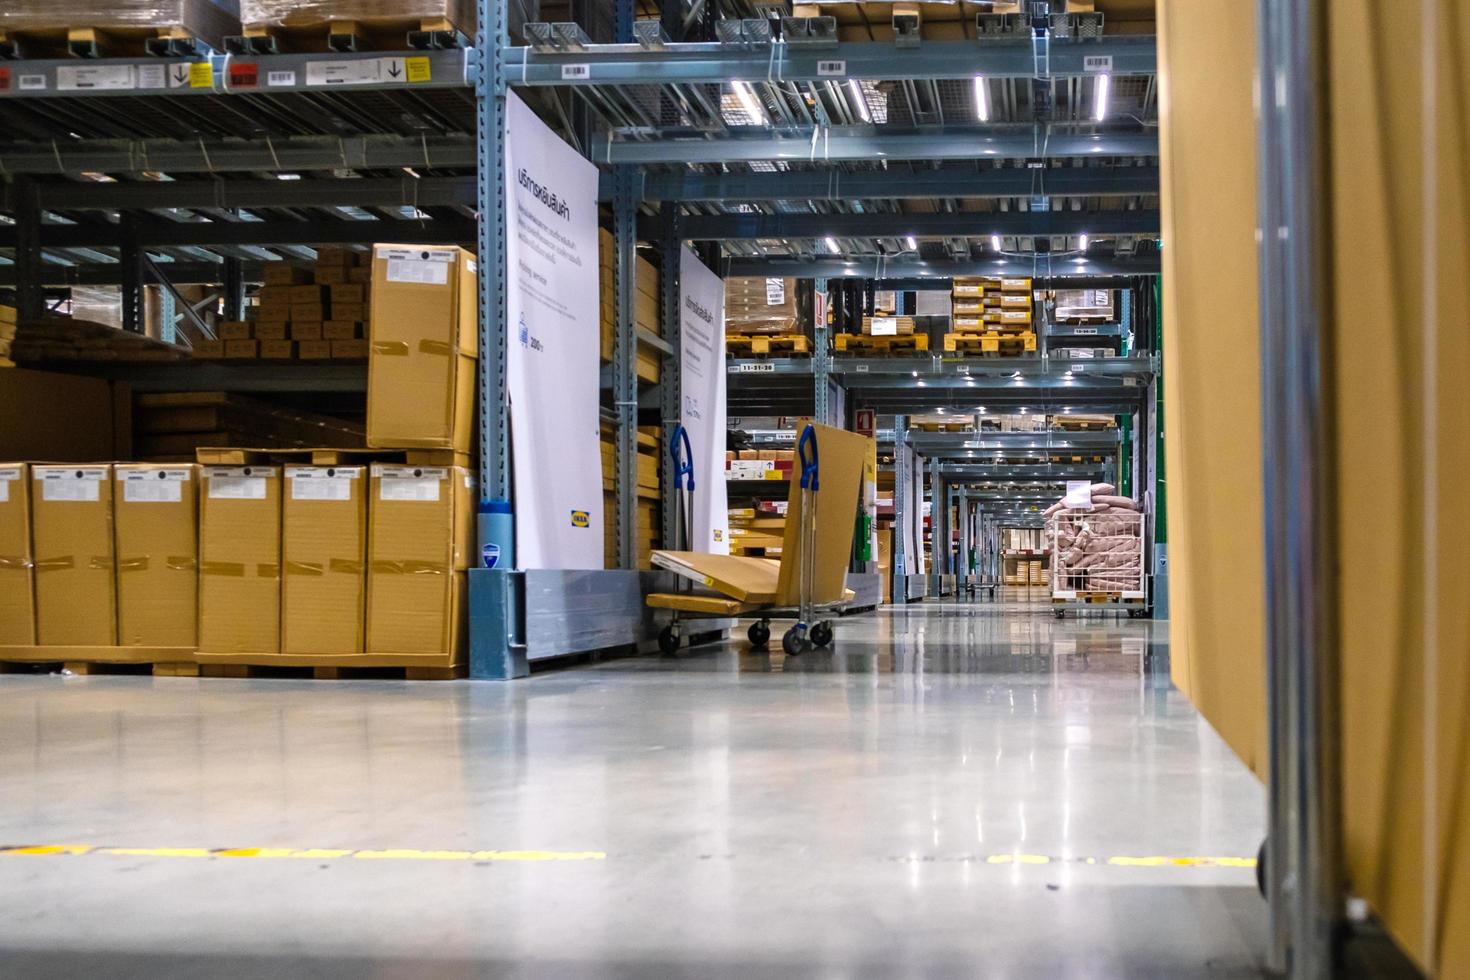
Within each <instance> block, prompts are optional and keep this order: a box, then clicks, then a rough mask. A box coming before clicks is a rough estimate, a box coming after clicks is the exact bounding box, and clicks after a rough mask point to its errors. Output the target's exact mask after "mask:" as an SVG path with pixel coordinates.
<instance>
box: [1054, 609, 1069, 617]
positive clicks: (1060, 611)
mask: <svg viewBox="0 0 1470 980" xmlns="http://www.w3.org/2000/svg"><path fill="white" fill-rule="evenodd" d="M1052 615H1054V616H1056V618H1057V619H1066V618H1067V611H1066V610H1065V609H1058V610H1056V611H1055V612H1053V613H1052Z"/></svg>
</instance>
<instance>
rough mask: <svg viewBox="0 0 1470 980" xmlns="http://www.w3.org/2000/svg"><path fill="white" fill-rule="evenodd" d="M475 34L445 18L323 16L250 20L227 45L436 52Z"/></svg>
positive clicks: (242, 49) (240, 50) (246, 50)
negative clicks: (263, 21)
mask: <svg viewBox="0 0 1470 980" xmlns="http://www.w3.org/2000/svg"><path fill="white" fill-rule="evenodd" d="M469 43H470V36H469V34H468V33H467V32H465V31H462V30H460V29H459V28H458V27H456V26H455V25H454V23H453V22H452V21H450V20H449V19H448V18H444V17H436V18H416V17H407V18H405V17H359V18H357V19H356V20H326V19H318V20H314V21H313V22H311V23H305V24H291V25H283V24H246V25H245V27H244V28H243V29H242V30H241V32H240V34H238V35H236V36H233V37H227V38H225V50H226V51H228V52H230V53H231V54H239V55H269V54H281V53H283V52H288V51H306V52H317V51H402V50H409V51H432V50H438V49H442V48H462V47H466V46H468V44H469Z"/></svg>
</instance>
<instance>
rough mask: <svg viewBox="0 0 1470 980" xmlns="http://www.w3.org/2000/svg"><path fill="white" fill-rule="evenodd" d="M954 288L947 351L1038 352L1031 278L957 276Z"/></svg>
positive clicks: (980, 352)
mask: <svg viewBox="0 0 1470 980" xmlns="http://www.w3.org/2000/svg"><path fill="white" fill-rule="evenodd" d="M952 291H953V292H952V306H951V316H952V325H953V327H954V330H953V332H951V333H948V334H945V336H944V349H945V351H953V352H957V353H975V354H998V355H1003V356H1016V355H1020V354H1026V353H1032V352H1035V350H1036V334H1035V332H1034V331H1033V330H1032V307H1033V305H1034V301H1033V298H1032V295H1031V280H1030V279H1028V278H1023V277H1016V278H1003V279H985V278H979V277H973V276H956V277H955V279H954V284H953V286H952Z"/></svg>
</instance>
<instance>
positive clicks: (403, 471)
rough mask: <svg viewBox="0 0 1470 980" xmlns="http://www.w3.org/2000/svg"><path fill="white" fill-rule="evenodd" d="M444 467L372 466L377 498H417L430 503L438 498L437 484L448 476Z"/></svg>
mask: <svg viewBox="0 0 1470 980" xmlns="http://www.w3.org/2000/svg"><path fill="white" fill-rule="evenodd" d="M448 475H449V471H448V470H444V469H432V468H423V467H418V466H374V467H373V476H376V477H377V478H378V499H379V500H417V501H422V502H425V503H432V502H434V501H437V500H438V499H439V493H440V491H439V485H440V484H441V483H443V482H444V480H445V479H446V478H447V477H448Z"/></svg>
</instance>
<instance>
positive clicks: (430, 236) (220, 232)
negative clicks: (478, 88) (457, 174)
mask: <svg viewBox="0 0 1470 980" xmlns="http://www.w3.org/2000/svg"><path fill="white" fill-rule="evenodd" d="M137 236H138V237H137V240H138V242H139V244H141V245H143V246H145V247H150V246H157V247H173V246H184V245H199V246H217V245H317V244H330V245H372V244H374V243H376V242H391V241H413V242H421V243H425V244H458V243H465V242H473V241H474V240H475V223H474V222H473V221H470V220H467V219H466V220H449V219H434V220H426V221H414V220H409V219H405V220H403V221H366V220H364V221H240V222H224V221H179V222H175V221H170V222H142V221H140V222H138V223H137ZM15 241H16V230H15V228H13V227H9V228H0V248H13V247H14V246H15ZM121 243H122V231H121V229H120V228H119V227H118V226H117V225H115V224H111V223H98V224H76V225H42V226H41V245H42V246H43V247H47V248H79V247H87V246H98V245H111V246H117V245H120V244H121Z"/></svg>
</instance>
